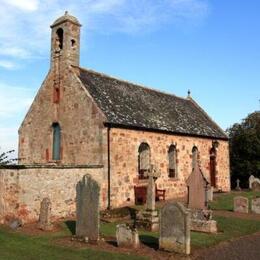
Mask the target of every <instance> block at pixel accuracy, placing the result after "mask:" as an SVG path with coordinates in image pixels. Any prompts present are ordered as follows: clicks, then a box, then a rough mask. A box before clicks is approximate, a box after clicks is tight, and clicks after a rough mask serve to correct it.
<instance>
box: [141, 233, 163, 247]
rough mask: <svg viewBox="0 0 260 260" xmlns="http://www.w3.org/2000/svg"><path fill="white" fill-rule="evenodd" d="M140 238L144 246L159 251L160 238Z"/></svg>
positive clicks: (144, 236) (147, 236) (142, 236)
mask: <svg viewBox="0 0 260 260" xmlns="http://www.w3.org/2000/svg"><path fill="white" fill-rule="evenodd" d="M139 238H140V241H141V242H142V243H143V244H144V245H146V246H148V247H151V248H153V249H156V250H158V248H159V247H158V244H159V242H158V238H156V237H153V236H149V235H140V236H139Z"/></svg>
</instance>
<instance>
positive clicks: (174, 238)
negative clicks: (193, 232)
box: [159, 202, 190, 255]
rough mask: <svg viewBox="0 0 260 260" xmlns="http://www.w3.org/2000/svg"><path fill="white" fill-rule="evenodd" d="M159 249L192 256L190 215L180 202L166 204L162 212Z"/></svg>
mask: <svg viewBox="0 0 260 260" xmlns="http://www.w3.org/2000/svg"><path fill="white" fill-rule="evenodd" d="M159 248H160V249H162V250H165V251H170V252H176V253H183V254H187V255H189V254H190V213H189V210H187V209H186V208H185V207H184V206H183V205H182V204H181V203H179V202H177V203H169V204H166V205H165V206H164V207H163V208H162V210H161V214H160V237H159Z"/></svg>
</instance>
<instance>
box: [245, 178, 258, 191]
mask: <svg viewBox="0 0 260 260" xmlns="http://www.w3.org/2000/svg"><path fill="white" fill-rule="evenodd" d="M248 182H249V189H250V190H253V191H260V179H259V178H255V177H254V176H253V175H251V176H250V177H249V180H248Z"/></svg>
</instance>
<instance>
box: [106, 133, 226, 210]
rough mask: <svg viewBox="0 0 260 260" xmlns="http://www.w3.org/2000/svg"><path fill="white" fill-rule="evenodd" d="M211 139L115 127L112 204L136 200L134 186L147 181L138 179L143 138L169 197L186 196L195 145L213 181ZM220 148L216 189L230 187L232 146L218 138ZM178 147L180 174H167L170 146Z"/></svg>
mask: <svg viewBox="0 0 260 260" xmlns="http://www.w3.org/2000/svg"><path fill="white" fill-rule="evenodd" d="M212 141H213V140H212V139H206V138H197V137H188V136H177V135H169V134H163V133H153V132H146V131H134V130H124V129H119V128H112V129H111V133H110V148H111V152H110V158H111V162H110V164H111V201H112V206H114V207H117V206H121V205H127V204H133V203H134V186H142V185H146V184H147V183H146V182H147V181H146V180H139V179H138V148H139V146H140V144H141V143H142V142H145V143H147V144H148V145H149V146H150V150H151V164H155V166H157V167H158V168H159V169H160V171H161V173H162V175H161V177H160V178H158V180H157V186H158V188H160V189H166V199H170V198H177V197H184V196H185V195H186V193H187V188H186V180H187V178H188V176H189V175H190V174H191V172H192V148H193V146H196V147H197V148H198V151H199V164H200V166H201V169H202V171H203V173H204V175H205V177H206V178H207V179H208V180H209V181H210V176H209V174H210V173H209V163H210V149H211V148H212ZM218 142H219V146H218V148H217V159H216V161H217V165H216V185H217V189H219V190H222V191H226V192H228V191H230V179H229V178H230V177H229V174H230V173H229V147H228V142H227V141H222V140H219V141H218ZM171 144H175V145H176V148H177V168H178V177H177V178H170V177H168V149H169V146H170V145H171Z"/></svg>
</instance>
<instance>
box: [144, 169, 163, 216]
mask: <svg viewBox="0 0 260 260" xmlns="http://www.w3.org/2000/svg"><path fill="white" fill-rule="evenodd" d="M146 176H148V187H147V195H146V210H151V211H153V210H155V196H156V194H155V193H156V190H155V181H156V180H157V179H158V177H160V176H161V173H160V171H158V170H157V169H156V167H155V166H154V165H151V167H150V169H149V170H148V171H147V173H146Z"/></svg>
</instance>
